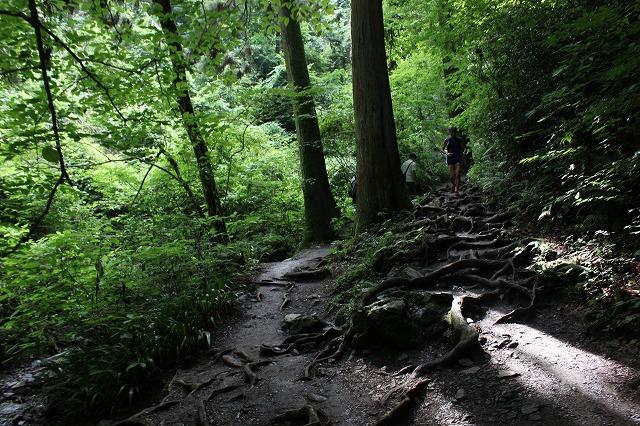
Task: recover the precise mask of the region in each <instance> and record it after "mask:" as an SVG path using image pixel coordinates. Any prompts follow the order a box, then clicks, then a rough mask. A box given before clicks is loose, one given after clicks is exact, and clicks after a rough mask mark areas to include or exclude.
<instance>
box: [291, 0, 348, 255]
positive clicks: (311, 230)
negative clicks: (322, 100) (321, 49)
mask: <svg viewBox="0 0 640 426" xmlns="http://www.w3.org/2000/svg"><path fill="white" fill-rule="evenodd" d="M280 18H281V23H280V33H281V37H282V49H283V51H284V58H285V63H286V66H287V75H288V78H289V84H290V85H291V86H292V88H293V92H294V94H293V111H294V117H295V123H296V133H297V136H298V152H299V156H300V169H301V174H302V193H303V197H304V217H305V226H306V231H305V237H304V243H308V242H312V241H330V240H333V239H334V238H335V232H334V230H333V227H332V225H331V220H332V219H333V218H335V217H337V216H338V214H339V212H338V209H337V207H336V202H335V200H334V198H333V196H332V195H331V188H330V187H329V178H328V175H327V167H326V163H325V159H324V150H323V148H322V139H321V136H320V125H319V124H318V117H317V115H316V107H315V102H314V100H313V94H312V93H311V82H310V79H309V70H308V68H307V60H306V55H305V51H304V43H303V41H302V33H301V31H300V23H299V22H298V21H297V20H296V19H294V17H292V16H291V13H290V10H289V9H288V8H287V7H284V6H283V7H282V8H281V9H280Z"/></svg>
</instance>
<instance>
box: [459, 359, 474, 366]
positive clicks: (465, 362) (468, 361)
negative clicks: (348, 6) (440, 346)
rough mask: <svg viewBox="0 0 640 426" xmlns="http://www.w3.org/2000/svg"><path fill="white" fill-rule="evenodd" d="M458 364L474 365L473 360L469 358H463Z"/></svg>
mask: <svg viewBox="0 0 640 426" xmlns="http://www.w3.org/2000/svg"><path fill="white" fill-rule="evenodd" d="M458 364H460V365H463V366H465V367H471V366H472V365H473V361H471V360H470V359H469V358H461V359H459V360H458Z"/></svg>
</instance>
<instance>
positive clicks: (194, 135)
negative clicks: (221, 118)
mask: <svg viewBox="0 0 640 426" xmlns="http://www.w3.org/2000/svg"><path fill="white" fill-rule="evenodd" d="M154 2H155V3H156V4H157V5H159V6H161V8H162V11H161V15H160V16H159V18H160V24H161V25H162V31H163V32H164V35H165V38H166V43H167V45H168V46H169V57H170V59H171V65H172V67H173V74H174V75H173V86H174V89H175V91H176V93H177V102H178V110H179V111H180V115H181V117H182V122H183V124H184V126H185V128H186V130H187V135H188V136H189V140H190V142H191V145H192V146H193V151H194V153H195V157H196V161H197V163H198V171H199V175H200V182H201V184H202V192H203V194H204V199H205V203H206V205H207V215H208V216H209V218H210V219H213V225H214V226H215V229H216V230H217V231H218V233H219V236H220V239H221V240H223V241H227V240H228V236H227V229H226V225H225V223H224V220H223V219H221V218H220V216H222V206H221V203H220V195H219V193H218V189H217V187H216V181H215V177H214V175H213V167H212V166H211V159H210V158H209V148H208V147H207V143H206V141H205V140H204V136H203V135H202V132H201V131H200V127H199V126H198V120H197V118H196V114H195V111H194V109H193V104H192V102H191V95H190V93H189V88H188V87H189V82H188V80H187V62H186V58H185V56H184V51H183V49H182V43H181V42H180V35H179V33H178V27H177V25H176V22H175V20H174V19H173V15H172V12H171V1H170V0H154Z"/></svg>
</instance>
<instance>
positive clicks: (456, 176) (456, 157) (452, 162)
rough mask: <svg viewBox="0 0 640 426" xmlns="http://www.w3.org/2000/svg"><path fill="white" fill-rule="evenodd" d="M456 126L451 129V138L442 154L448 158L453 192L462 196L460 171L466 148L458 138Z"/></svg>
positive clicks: (446, 142)
mask: <svg viewBox="0 0 640 426" xmlns="http://www.w3.org/2000/svg"><path fill="white" fill-rule="evenodd" d="M457 133H458V129H456V126H450V127H449V134H450V136H449V137H448V138H446V139H445V140H444V143H443V144H442V153H443V154H445V155H446V156H447V165H448V166H449V180H451V192H452V193H455V194H456V195H460V169H461V168H462V156H463V155H464V151H465V150H466V147H465V146H464V141H463V140H462V138H460V137H458V134H457Z"/></svg>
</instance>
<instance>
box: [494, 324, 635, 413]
mask: <svg viewBox="0 0 640 426" xmlns="http://www.w3.org/2000/svg"><path fill="white" fill-rule="evenodd" d="M492 332H493V333H495V334H497V335H500V334H502V335H504V336H510V338H511V339H512V340H513V341H515V342H517V343H518V344H517V346H516V347H515V348H513V349H512V356H511V358H507V359H506V360H505V361H504V364H503V365H496V368H497V369H500V370H504V369H508V370H510V371H513V372H516V373H518V374H519V375H520V376H519V377H517V378H515V380H517V381H518V382H519V383H520V384H521V385H522V386H523V387H524V388H526V389H527V390H529V391H531V392H532V395H531V396H532V397H534V398H539V399H541V400H549V401H551V402H552V403H553V404H555V405H558V404H560V405H565V406H567V407H575V408H576V409H575V410H571V411H573V415H574V416H576V417H578V418H580V420H581V421H582V422H586V423H581V424H590V423H589V417H590V413H596V412H604V413H608V414H610V415H613V416H619V417H621V418H623V419H629V421H630V424H632V423H634V422H635V423H637V422H638V420H640V409H639V407H638V404H637V403H636V402H635V401H633V400H630V399H625V396H623V395H622V394H621V393H620V390H619V389H620V388H621V387H622V386H623V384H622V383H620V380H619V377H629V376H630V375H631V376H632V375H633V374H634V372H633V371H631V370H630V369H629V368H628V367H626V366H624V365H622V364H620V363H618V362H615V361H612V360H610V359H607V358H605V357H603V356H600V355H597V354H594V353H590V352H587V351H584V350H582V349H580V348H578V347H576V346H572V345H570V344H568V343H567V342H564V341H562V340H559V339H557V338H555V337H553V336H551V335H549V334H546V333H544V332H541V331H539V330H537V329H535V328H532V327H529V326H526V325H522V324H504V325H495V326H493V329H492Z"/></svg>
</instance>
